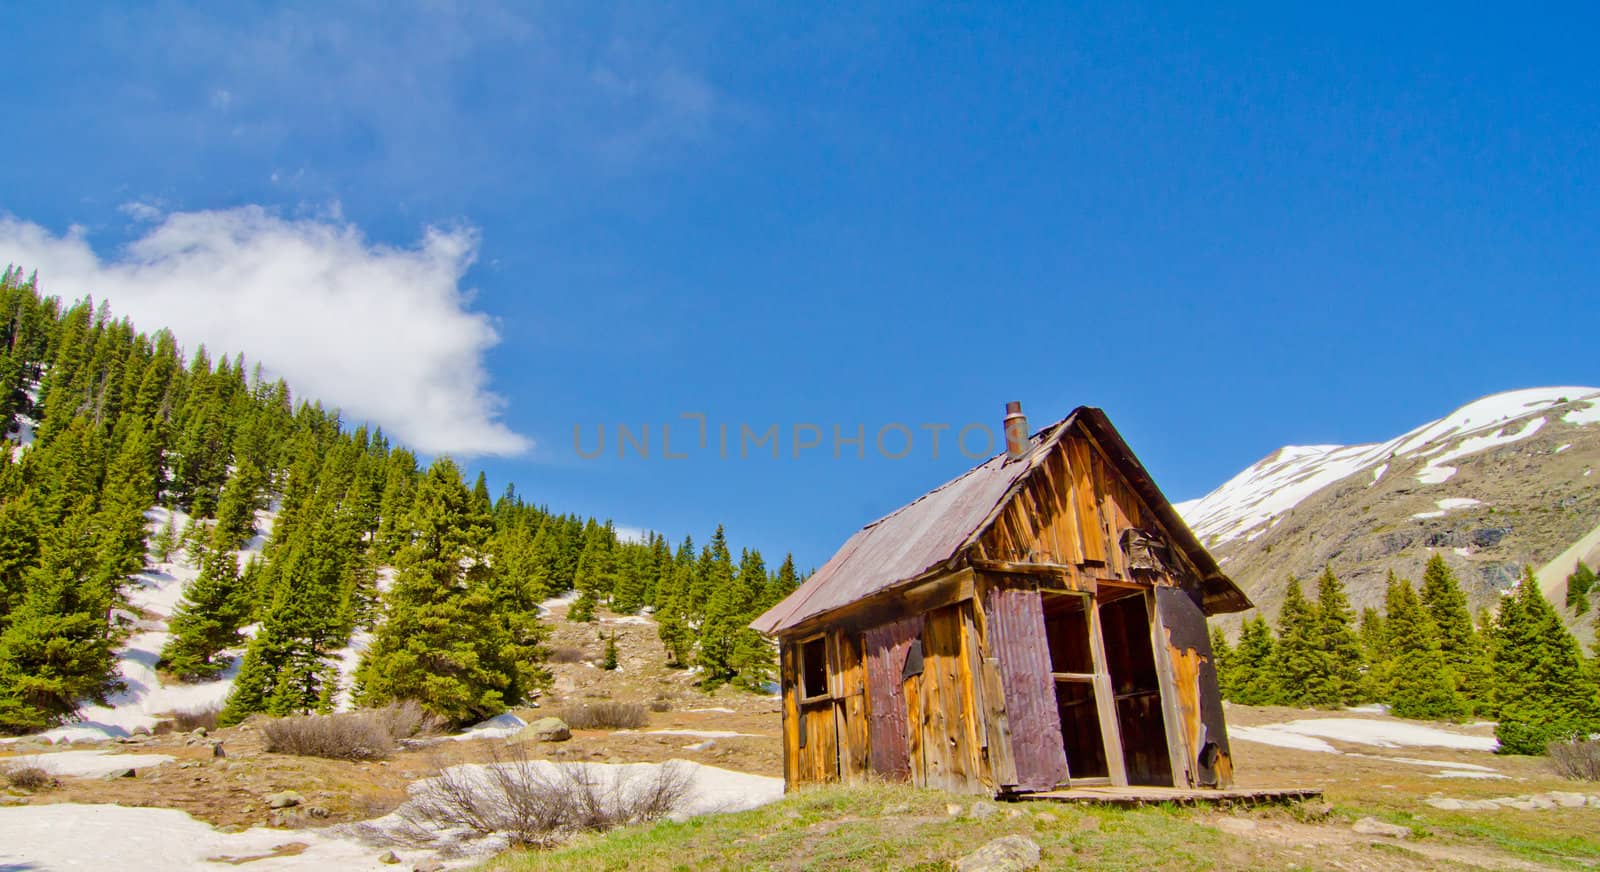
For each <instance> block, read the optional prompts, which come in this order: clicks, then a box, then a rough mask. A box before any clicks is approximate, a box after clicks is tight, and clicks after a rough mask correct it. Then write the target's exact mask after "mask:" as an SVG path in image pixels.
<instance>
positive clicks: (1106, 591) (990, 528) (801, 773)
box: [752, 403, 1250, 794]
mask: <svg viewBox="0 0 1600 872" xmlns="http://www.w3.org/2000/svg"><path fill="white" fill-rule="evenodd" d="M1005 424H1006V451H1005V453H1002V454H1000V455H998V456H996V457H994V458H992V459H991V460H989V461H987V462H986V463H983V464H982V465H980V466H978V467H977V468H975V469H973V470H972V471H970V472H968V473H966V474H965V475H962V476H961V477H959V478H957V479H955V480H953V481H950V482H948V483H946V484H945V485H943V486H941V487H939V488H936V489H935V490H933V491H931V492H929V493H928V494H926V495H924V496H923V497H921V498H920V499H918V500H916V501H915V502H912V503H911V504H909V505H907V506H905V507H903V508H901V509H899V510H898V511H896V512H894V513H892V514H890V515H888V516H887V517H885V518H882V519H881V520H878V521H875V522H873V523H872V524H869V525H867V526H866V527H865V528H863V529H862V530H861V531H859V532H857V533H856V534H855V535H854V536H852V537H851V538H850V539H849V541H847V542H845V544H844V547H842V548H840V549H839V552H838V553H837V554H835V555H834V556H833V558H832V559H830V560H829V561H828V562H827V563H826V564H825V565H823V567H822V568H821V569H819V570H817V572H816V573H815V574H813V575H812V576H811V578H810V579H808V580H807V581H806V582H805V583H804V584H803V585H801V586H800V587H799V588H798V589H797V590H796V591H795V592H794V593H793V594H792V595H790V596H789V597H788V598H786V599H784V600H783V601H782V602H780V603H779V604H777V605H776V606H774V607H773V608H772V609H771V610H769V611H768V612H767V613H765V614H763V615H762V616H761V617H759V618H757V619H756V620H755V622H754V623H753V624H752V626H753V627H755V628H756V629H757V630H760V631H761V632H763V633H767V634H770V635H773V636H776V637H777V639H778V642H779V652H780V666H779V669H780V673H781V675H780V687H781V690H782V695H783V751H784V780H785V782H786V784H787V785H788V786H790V787H794V786H795V785H799V784H803V783H807V782H820V781H836V780H843V781H853V780H857V779H860V778H862V777H863V776H865V775H866V774H867V773H878V774H880V775H882V776H885V777H888V778H894V779H901V780H909V781H911V782H913V783H915V784H918V785H924V786H929V787H938V788H943V789H946V790H951V791H957V792H966V793H993V794H1019V793H1029V792H1040V791H1050V790H1055V789H1058V788H1061V787H1077V786H1091V785H1114V786H1122V785H1147V786H1161V787H1177V788H1205V787H1212V788H1227V787H1229V786H1231V784H1232V781H1233V766H1232V757H1231V755H1230V753H1229V748H1228V733H1227V727H1226V725H1225V724H1224V723H1223V715H1222V698H1221V696H1220V694H1219V693H1218V690H1217V677H1216V671H1215V669H1214V668H1213V664H1212V662H1211V645H1210V638H1209V635H1208V632H1207V627H1206V616H1207V615H1210V614H1216V613H1221V612H1237V611H1242V610H1244V609H1247V608H1250V601H1249V600H1248V599H1247V598H1246V597H1245V595H1244V594H1243V592H1241V591H1240V590H1239V588H1238V587H1237V586H1235V585H1234V583H1233V582H1232V581H1231V580H1230V579H1229V578H1228V577H1227V576H1226V575H1224V574H1223V573H1222V571H1221V570H1220V569H1219V568H1218V566H1217V563H1216V561H1215V560H1213V559H1212V557H1211V556H1210V555H1209V554H1207V553H1206V550H1205V548H1204V547H1202V546H1201V544H1200V542H1199V540H1197V539H1196V538H1195V536H1194V534H1193V533H1192V532H1190V530H1189V527H1188V526H1187V525H1186V524H1185V523H1184V522H1183V520H1182V519H1181V518H1179V517H1178V514H1177V512H1175V511H1174V510H1173V508H1172V506H1171V504H1169V503H1168V502H1167V500H1166V498H1165V497H1163V496H1162V495H1161V491H1160V490H1159V489H1157V487H1156V485H1155V483H1154V482H1153V481H1151V479H1150V476H1149V474H1148V473H1146V472H1145V470H1144V468H1143V467H1142V466H1141V465H1140V464H1139V461H1138V460H1137V459H1136V458H1135V457H1134V455H1133V452H1132V451H1130V450H1129V449H1128V446H1127V444H1126V443H1124V442H1123V440H1122V437H1121V436H1120V435H1118V433H1117V431H1116V430H1115V429H1114V428H1113V427H1112V426H1111V422H1110V421H1109V420H1108V419H1107V418H1106V416H1105V413H1104V412H1101V411H1100V410H1099V409H1095V408H1089V407H1083V408H1079V409H1077V410H1075V411H1074V412H1073V413H1072V414H1070V415H1068V416H1067V417H1066V418H1065V419H1063V420H1061V421H1059V422H1057V423H1055V424H1052V425H1050V426H1048V427H1045V428H1044V429H1043V430H1041V431H1039V432H1038V433H1035V434H1033V435H1032V436H1031V437H1030V436H1029V435H1028V430H1027V421H1026V419H1025V418H1024V417H1023V416H1022V413H1021V405H1020V404H1019V403H1012V404H1010V405H1009V406H1008V407H1007V415H1006V421H1005Z"/></svg>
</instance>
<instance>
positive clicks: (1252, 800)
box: [1019, 787, 1322, 808]
mask: <svg viewBox="0 0 1600 872" xmlns="http://www.w3.org/2000/svg"><path fill="white" fill-rule="evenodd" d="M1320 796H1322V791H1321V790H1318V789H1316V788H1313V787H1256V788H1233V789H1222V790H1208V789H1199V790H1189V789H1179V788H1172V787H1073V788H1071V789H1069V790H1049V791H1041V792H1038V793H1025V794H1021V795H1020V796H1019V798H1020V799H1027V800H1036V801H1041V802H1074V803H1085V804H1090V805H1109V806H1117V807H1123V808H1134V807H1138V806H1145V805H1162V804H1171V805H1223V806H1252V805H1268V804H1275V803H1289V802H1299V801H1301V800H1307V799H1316V798H1317V797H1320Z"/></svg>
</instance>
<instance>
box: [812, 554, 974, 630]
mask: <svg viewBox="0 0 1600 872" xmlns="http://www.w3.org/2000/svg"><path fill="white" fill-rule="evenodd" d="M972 579H973V572H972V570H971V569H970V568H967V567H962V568H961V569H957V570H954V571H950V572H940V573H938V574H937V575H931V576H929V577H927V578H923V579H920V580H917V581H914V582H912V583H909V584H907V585H905V586H903V587H898V588H894V589H891V590H888V591H883V592H881V593H878V594H874V595H873V596H872V597H870V598H868V599H865V600H861V601H860V602H857V603H853V604H851V605H848V606H845V607H844V608H841V609H838V610H836V611H833V612H829V613H827V614H825V615H819V616H817V617H815V618H811V619H809V620H807V621H806V622H804V623H802V624H797V625H796V626H794V627H792V628H790V629H786V630H784V631H783V637H784V638H786V639H787V638H791V637H795V636H805V635H808V634H812V633H815V632H817V630H818V628H820V627H827V628H828V629H830V630H835V629H842V630H849V631H851V632H863V631H865V630H868V629H871V628H872V627H877V626H882V625H884V624H888V623H892V622H894V621H898V620H900V619H901V618H904V617H905V616H906V615H920V614H924V613H926V612H930V611H933V610H934V609H938V608H943V607H945V606H948V605H953V604H955V603H958V602H961V601H963V600H968V599H971V598H972Z"/></svg>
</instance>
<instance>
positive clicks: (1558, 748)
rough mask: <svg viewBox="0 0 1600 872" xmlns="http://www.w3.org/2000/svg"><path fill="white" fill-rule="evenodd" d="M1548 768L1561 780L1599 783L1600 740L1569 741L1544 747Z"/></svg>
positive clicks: (1552, 743)
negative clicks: (1548, 759)
mask: <svg viewBox="0 0 1600 872" xmlns="http://www.w3.org/2000/svg"><path fill="white" fill-rule="evenodd" d="M1545 750H1546V752H1548V753H1549V755H1550V766H1551V767H1552V768H1554V769H1555V770H1556V774H1557V775H1560V776H1561V777H1562V778H1571V779H1572V780H1574V781H1600V739H1587V740H1581V739H1569V740H1564V741H1559V742H1551V743H1550V744H1549V745H1547V746H1545Z"/></svg>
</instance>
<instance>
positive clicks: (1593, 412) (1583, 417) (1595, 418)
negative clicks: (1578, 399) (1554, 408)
mask: <svg viewBox="0 0 1600 872" xmlns="http://www.w3.org/2000/svg"><path fill="white" fill-rule="evenodd" d="M1584 399H1585V400H1587V401H1588V404H1587V405H1585V406H1584V407H1583V408H1581V409H1573V410H1572V411H1570V412H1568V413H1566V414H1565V415H1562V416H1561V420H1563V421H1565V422H1567V423H1568V424H1600V397H1594V396H1589V397H1584Z"/></svg>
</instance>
